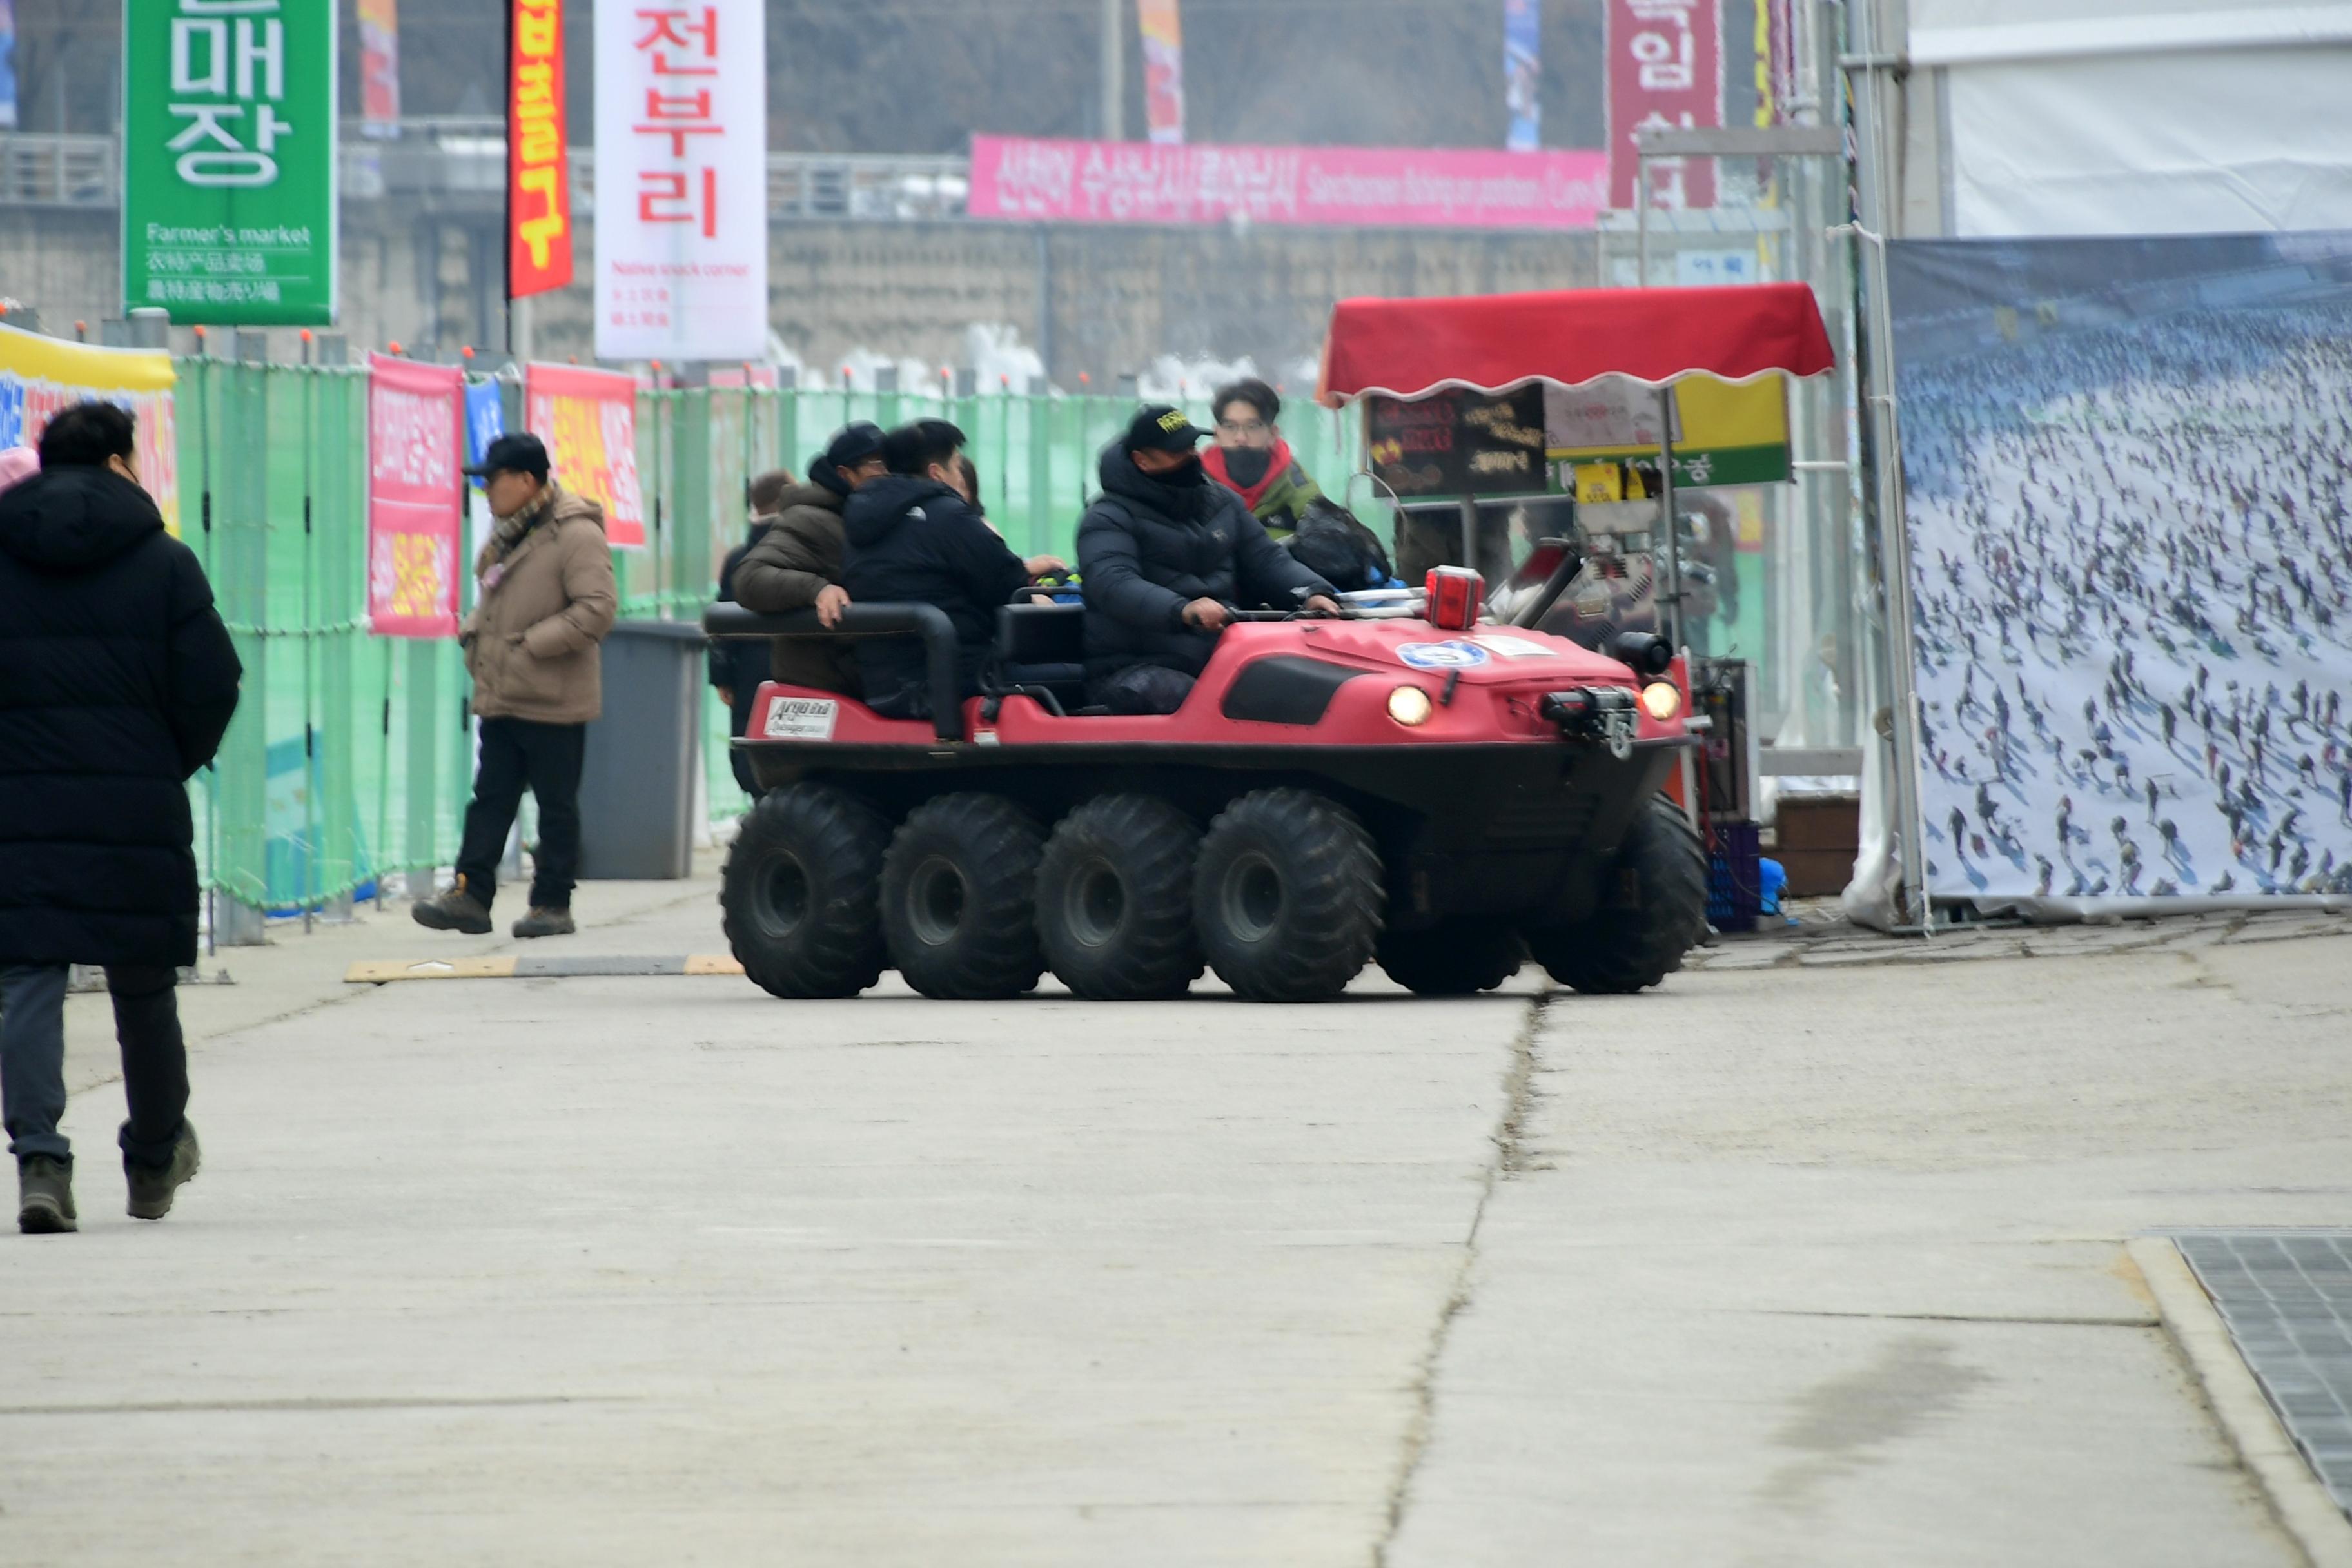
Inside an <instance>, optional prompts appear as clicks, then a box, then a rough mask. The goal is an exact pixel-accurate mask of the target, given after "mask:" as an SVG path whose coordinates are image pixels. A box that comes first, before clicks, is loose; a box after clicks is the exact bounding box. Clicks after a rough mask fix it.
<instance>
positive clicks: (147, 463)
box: [0, 326, 180, 534]
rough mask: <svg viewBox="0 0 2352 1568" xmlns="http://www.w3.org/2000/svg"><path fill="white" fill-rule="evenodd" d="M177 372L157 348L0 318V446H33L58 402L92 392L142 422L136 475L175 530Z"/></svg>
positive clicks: (86, 397)
mask: <svg viewBox="0 0 2352 1568" xmlns="http://www.w3.org/2000/svg"><path fill="white" fill-rule="evenodd" d="M177 380H178V377H177V376H176V374H174V373H173V369H172V356H171V355H170V354H168V353H164V352H163V350H161V349H102V348H95V347H92V346H91V345H90V344H89V343H68V342H61V341H60V340H58V339H57V338H48V337H43V336H42V335H41V334H40V333H38V332H25V331H17V330H16V328H14V327H8V326H0V447H33V446H37V445H39V443H40V439H41V431H42V430H43V429H44V428H45V427H46V426H47V425H48V422H49V420H50V419H51V417H52V416H55V415H56V414H57V413H58V410H60V409H63V408H69V407H71V406H72V405H75V404H77V403H87V402H89V401H92V400H96V401H99V402H102V403H112V404H117V405H121V407H123V408H126V409H128V410H130V412H131V417H133V418H134V419H136V420H137V421H138V422H139V435H138V452H139V479H140V482H141V483H142V484H143V485H145V486H146V487H147V492H148V493H149V494H150V495H152V496H153V497H154V498H155V505H156V508H157V509H158V510H161V511H162V512H163V526H164V527H166V528H168V529H170V530H171V531H173V533H174V534H177V533H178V532H179V531H180V441H179V430H178V426H177V425H176V423H175V421H174V410H173V396H172V388H173V384H175V382H176V381H177Z"/></svg>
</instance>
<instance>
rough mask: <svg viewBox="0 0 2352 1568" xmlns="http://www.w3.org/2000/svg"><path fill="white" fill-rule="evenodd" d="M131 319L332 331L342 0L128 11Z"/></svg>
mask: <svg viewBox="0 0 2352 1568" xmlns="http://www.w3.org/2000/svg"><path fill="white" fill-rule="evenodd" d="M122 24H123V26H122V31H123V93H122V101H123V103H124V105H125V115H124V125H123V146H122V300H123V308H124V309H125V310H135V309H138V308H141V307H142V306H161V307H162V308H163V309H164V310H169V311H170V312H171V313H172V320H173V321H206V322H212V323H215V324H219V325H233V326H325V325H328V324H330V323H331V322H332V321H334V320H335V308H336V297H335V258H336V248H337V247H336V238H337V236H336V215H335V173H336V156H335V141H336V130H335V122H336V103H335V99H336V78H335V43H336V26H335V5H334V3H333V0H124V4H123V16H122Z"/></svg>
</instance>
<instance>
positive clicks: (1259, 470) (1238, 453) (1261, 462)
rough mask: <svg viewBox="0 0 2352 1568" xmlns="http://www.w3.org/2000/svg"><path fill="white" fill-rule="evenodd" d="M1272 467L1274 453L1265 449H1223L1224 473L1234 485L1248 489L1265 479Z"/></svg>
mask: <svg viewBox="0 0 2352 1568" xmlns="http://www.w3.org/2000/svg"><path fill="white" fill-rule="evenodd" d="M1273 466H1274V452H1273V450H1272V449H1271V448H1269V447H1226V448H1225V472H1226V473H1228V474H1230V475H1232V476H1233V480H1234V483H1235V484H1237V485H1239V486H1241V487H1242V488H1243V489H1251V488H1252V487H1254V486H1255V485H1256V484H1257V482H1258V481H1259V480H1261V479H1265V471H1266V469H1268V468H1272V467H1273Z"/></svg>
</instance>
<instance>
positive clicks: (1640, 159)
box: [1633, 152, 1650, 289]
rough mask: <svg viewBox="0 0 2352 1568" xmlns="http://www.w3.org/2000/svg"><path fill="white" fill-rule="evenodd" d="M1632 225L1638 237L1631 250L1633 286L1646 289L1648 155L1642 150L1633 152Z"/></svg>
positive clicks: (1648, 240) (1647, 270)
mask: <svg viewBox="0 0 2352 1568" xmlns="http://www.w3.org/2000/svg"><path fill="white" fill-rule="evenodd" d="M1633 226H1634V233H1635V234H1636V235H1637V236H1638V237H1639V238H1638V240H1637V242H1636V245H1635V248H1634V252H1633V254H1634V255H1635V257H1636V258H1638V259H1637V260H1636V261H1635V262H1634V264H1633V265H1634V268H1635V271H1634V273H1633V287H1634V288H1636V289H1647V288H1648V287H1649V286H1650V155H1649V154H1648V153H1642V152H1636V153H1634V154H1633Z"/></svg>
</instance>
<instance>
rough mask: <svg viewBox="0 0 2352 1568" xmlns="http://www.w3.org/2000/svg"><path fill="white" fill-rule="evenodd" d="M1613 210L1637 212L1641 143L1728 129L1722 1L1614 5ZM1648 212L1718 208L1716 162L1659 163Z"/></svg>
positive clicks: (1653, 165) (1653, 163)
mask: <svg viewBox="0 0 2352 1568" xmlns="http://www.w3.org/2000/svg"><path fill="white" fill-rule="evenodd" d="M1606 52H1607V55H1608V58H1609V205H1611V206H1612V207H1616V208H1619V209H1621V210H1622V209H1623V208H1627V207H1631V206H1633V205H1635V202H1636V199H1637V198H1636V196H1635V194H1634V190H1633V182H1634V178H1635V171H1636V168H1637V163H1636V161H1635V157H1634V154H1635V152H1636V150H1637V149H1636V147H1635V144H1634V137H1635V136H1636V135H1638V134H1639V133H1640V132H1643V131H1646V130H1649V129H1651V128H1653V127H1655V126H1669V125H1671V126H1685V127H1698V126H1707V127H1714V126H1720V125H1721V124H1722V123H1723V32H1722V16H1721V15H1720V14H1719V13H1718V11H1717V7H1716V0H1609V20H1608V42H1607V46H1606ZM1649 170H1650V189H1649V192H1648V200H1647V205H1652V206H1662V207H1711V206H1713V205H1715V160H1713V159H1712V158H1653V159H1651V160H1650V161H1649Z"/></svg>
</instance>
